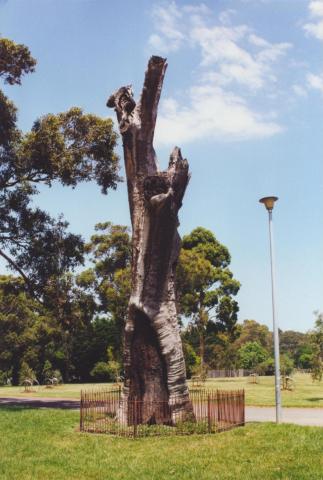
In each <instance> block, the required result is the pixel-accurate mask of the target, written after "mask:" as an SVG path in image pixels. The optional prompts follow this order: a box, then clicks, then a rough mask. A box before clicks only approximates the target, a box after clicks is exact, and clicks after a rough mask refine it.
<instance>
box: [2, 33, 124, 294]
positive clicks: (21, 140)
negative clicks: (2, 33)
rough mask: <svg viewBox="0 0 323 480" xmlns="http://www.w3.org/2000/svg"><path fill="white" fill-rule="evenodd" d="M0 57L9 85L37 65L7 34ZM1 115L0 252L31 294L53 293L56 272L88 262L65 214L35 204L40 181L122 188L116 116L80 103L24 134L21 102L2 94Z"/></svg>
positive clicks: (56, 280) (51, 115)
mask: <svg viewBox="0 0 323 480" xmlns="http://www.w3.org/2000/svg"><path fill="white" fill-rule="evenodd" d="M0 59H1V60H0V77H2V78H3V79H4V81H5V82H6V83H8V84H10V85H13V84H20V82H21V77H22V75H23V74H25V73H30V72H33V71H34V67H35V64H36V62H35V60H34V59H33V58H32V57H31V55H30V52H29V50H28V48H27V47H25V46H24V45H17V44H15V43H14V42H12V41H10V40H8V39H0ZM0 117H1V122H0V225H1V234H0V256H2V257H3V258H4V259H5V261H6V262H7V263H8V264H9V266H10V267H11V268H12V269H14V270H15V271H16V273H19V274H20V275H21V277H22V278H23V279H24V281H25V283H26V286H27V287H28V290H29V292H30V293H31V294H32V295H34V296H37V297H38V298H39V299H42V298H43V296H46V295H47V298H48V297H49V296H50V293H51V292H50V290H52V291H53V290H55V289H56V290H57V288H58V277H59V276H62V275H65V274H66V273H67V272H68V271H69V270H70V269H73V268H75V267H76V266H77V265H79V264H80V263H82V261H83V242H82V240H81V238H80V236H78V235H73V234H71V233H69V232H68V231H67V227H68V224H67V223H66V222H64V221H63V219H62V218H59V219H58V220H54V219H52V218H51V217H50V216H49V215H48V214H47V213H45V212H43V211H42V210H41V209H39V208H37V209H35V208H34V207H33V206H32V196H33V195H35V194H36V193H37V185H38V184H40V183H42V184H46V185H49V186H50V185H51V184H52V182H53V181H59V182H60V183H61V184H63V185H71V186H75V185H77V184H78V183H79V182H81V181H92V180H93V181H96V182H97V183H98V185H100V186H101V189H102V191H103V192H104V193H107V190H108V189H109V188H116V185H117V182H118V181H119V180H120V178H119V176H118V168H119V166H118V157H117V155H116V154H115V151H114V150H115V146H116V139H117V134H116V133H115V132H114V130H113V124H112V121H111V120H110V119H102V118H100V117H97V116H95V115H92V114H85V113H83V111H82V110H81V109H80V108H76V107H73V108H71V109H70V110H68V111H67V112H62V113H58V114H48V115H44V116H43V117H41V118H40V119H38V120H37V121H35V122H34V125H33V127H32V129H31V131H30V132H26V133H23V132H21V131H20V130H19V129H18V128H17V125H16V123H17V111H16V108H15V106H14V105H13V103H12V102H11V101H10V100H9V99H8V98H7V97H6V96H5V95H4V93H3V92H2V91H0ZM54 284H55V286H54V287H53V288H51V287H50V285H52V286H53V285H54Z"/></svg>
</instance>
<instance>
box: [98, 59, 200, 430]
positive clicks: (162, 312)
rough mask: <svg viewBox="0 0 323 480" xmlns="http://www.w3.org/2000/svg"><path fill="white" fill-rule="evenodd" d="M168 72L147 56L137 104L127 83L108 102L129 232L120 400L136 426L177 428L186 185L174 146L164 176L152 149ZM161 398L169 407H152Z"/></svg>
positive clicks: (184, 404) (182, 374)
mask: <svg viewBox="0 0 323 480" xmlns="http://www.w3.org/2000/svg"><path fill="white" fill-rule="evenodd" d="M166 67H167V64H166V60H165V59H163V58H160V57H155V56H154V57H151V59H150V61H149V64H148V69H147V71H146V76H145V81H144V86H143V90H142V94H141V98H140V101H139V103H138V104H136V103H135V101H134V99H133V92H132V89H131V86H126V87H121V88H120V89H119V90H117V91H116V92H115V93H114V94H113V95H112V96H111V97H110V98H109V100H108V102H107V105H108V107H113V108H114V109H115V111H116V114H117V118H118V122H119V129H120V132H121V134H122V138H123V149H124V160H125V169H126V175H127V185H128V196H129V205H130V213H131V222H132V234H133V236H132V242H133V244H132V291H131V298H130V301H129V311H128V319H127V322H126V327H125V347H124V366H125V384H124V391H123V398H124V401H125V404H127V401H128V400H129V399H132V398H136V399H137V400H138V401H139V403H138V404H139V405H141V407H140V411H139V413H138V412H136V417H137V421H138V422H139V423H174V422H175V421H176V418H178V414H181V412H182V413H183V412H187V411H191V406H190V403H189V399H188V388H187V383H186V371H185V362H184V356H183V349H182V343H181V338H180V332H179V327H178V322H177V311H176V302H175V269H176V262H177V259H178V255H179V250H180V237H179V235H178V233H177V227H178V224H179V222H178V216H177V213H178V210H179V209H180V207H181V205H182V198H183V195H184V192H185V189H186V186H187V183H188V180H189V173H188V163H187V161H186V160H184V159H183V158H182V156H181V151H180V149H179V148H177V147H175V149H174V150H173V152H172V154H171V156H170V161H169V166H168V169H167V170H166V171H164V172H161V171H159V169H158V165H157V161H156V155H155V151H154V148H153V137H154V130H155V123H156V117H157V107H158V102H159V98H160V93H161V89H162V84H163V79H164V75H165V70H166ZM175 399H176V404H177V407H176V408H175V409H174V408H172V404H173V403H174V400H175ZM178 400H179V403H177V402H178ZM161 401H162V402H167V403H168V405H169V407H170V408H167V409H166V410H165V408H160V405H159V406H158V404H157V403H155V402H161ZM136 403H137V402H136ZM130 415H131V414H130V412H129V411H128V422H129V423H131V419H129V416H130Z"/></svg>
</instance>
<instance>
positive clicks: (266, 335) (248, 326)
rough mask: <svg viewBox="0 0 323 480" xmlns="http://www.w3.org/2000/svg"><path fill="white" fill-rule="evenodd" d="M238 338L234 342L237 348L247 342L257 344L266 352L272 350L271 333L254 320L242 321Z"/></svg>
mask: <svg viewBox="0 0 323 480" xmlns="http://www.w3.org/2000/svg"><path fill="white" fill-rule="evenodd" d="M238 328H239V337H238V339H237V340H236V346H237V348H239V347H241V346H242V345H244V344H245V343H247V342H258V343H259V344H260V345H261V346H262V347H263V348H265V349H266V350H267V351H268V352H270V350H271V349H272V333H271V332H270V331H269V328H268V327H267V326H266V325H261V324H260V323H258V322H256V321H255V320H244V322H243V323H242V325H239V327H238Z"/></svg>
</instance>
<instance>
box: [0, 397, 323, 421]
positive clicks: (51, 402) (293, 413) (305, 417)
mask: <svg viewBox="0 0 323 480" xmlns="http://www.w3.org/2000/svg"><path fill="white" fill-rule="evenodd" d="M1 406H25V407H31V408H63V409H78V408H79V407H80V402H79V401H78V400H74V399H68V398H30V397H29V398H26V397H1V398H0V407H1ZM246 421H247V422H274V421H275V408H274V407H246ZM282 421H283V423H296V424H298V425H311V426H318V427H323V408H283V409H282Z"/></svg>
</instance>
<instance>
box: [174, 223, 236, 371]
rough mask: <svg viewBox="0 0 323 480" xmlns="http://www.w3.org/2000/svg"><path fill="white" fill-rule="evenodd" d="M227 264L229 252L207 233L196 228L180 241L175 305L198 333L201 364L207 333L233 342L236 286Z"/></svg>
mask: <svg viewBox="0 0 323 480" xmlns="http://www.w3.org/2000/svg"><path fill="white" fill-rule="evenodd" d="M230 261H231V257H230V253H229V250H228V249H227V247H225V246H224V245H222V244H221V243H220V242H219V241H218V240H217V239H216V237H215V236H214V234H213V233H212V232H211V231H210V230H207V229H205V228H202V227H198V228H196V229H194V230H193V231H192V232H191V233H190V234H189V235H185V236H184V237H183V241H182V250H181V253H180V257H179V263H178V268H177V281H178V285H177V298H178V305H179V311H180V313H181V314H182V315H184V316H185V317H187V318H188V319H189V321H190V322H191V325H192V327H193V328H195V329H196V331H197V332H198V336H199V354H200V357H201V362H202V364H203V363H204V361H205V339H206V335H207V333H210V334H212V332H213V333H215V334H219V333H225V334H227V335H229V338H228V342H227V343H228V344H230V343H232V342H233V341H234V340H235V335H234V332H235V326H236V322H237V320H238V318H237V313H238V310H239V308H238V303H237V301H236V300H234V296H235V295H236V294H237V293H238V291H239V288H240V283H239V282H238V281H237V280H236V279H235V278H234V277H233V274H232V272H231V270H230V269H229V265H230Z"/></svg>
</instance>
